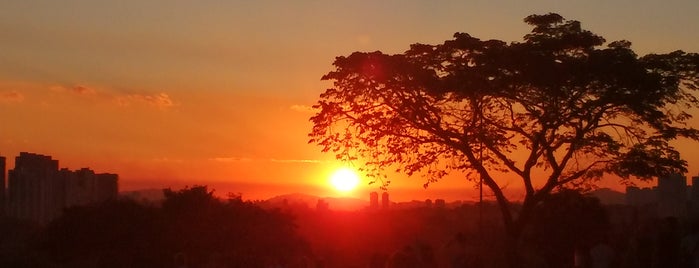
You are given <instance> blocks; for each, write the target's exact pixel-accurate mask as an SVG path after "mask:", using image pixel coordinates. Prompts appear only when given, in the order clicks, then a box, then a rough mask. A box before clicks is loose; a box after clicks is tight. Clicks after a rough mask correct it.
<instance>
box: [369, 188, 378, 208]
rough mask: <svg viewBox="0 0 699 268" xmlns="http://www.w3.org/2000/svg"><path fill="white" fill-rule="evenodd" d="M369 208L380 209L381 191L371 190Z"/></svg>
mask: <svg viewBox="0 0 699 268" xmlns="http://www.w3.org/2000/svg"><path fill="white" fill-rule="evenodd" d="M369 208H370V209H378V208H379V193H377V192H371V193H369Z"/></svg>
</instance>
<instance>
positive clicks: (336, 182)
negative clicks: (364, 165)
mask: <svg viewBox="0 0 699 268" xmlns="http://www.w3.org/2000/svg"><path fill="white" fill-rule="evenodd" d="M330 184H332V186H333V187H335V189H337V190H338V191H341V192H349V191H352V190H354V188H356V187H357V185H359V175H357V172H355V171H354V170H352V169H350V168H346V167H344V168H340V169H338V170H337V171H335V173H333V174H332V176H330Z"/></svg>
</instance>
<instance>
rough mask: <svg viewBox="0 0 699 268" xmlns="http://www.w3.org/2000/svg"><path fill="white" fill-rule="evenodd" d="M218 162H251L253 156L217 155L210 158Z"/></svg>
mask: <svg viewBox="0 0 699 268" xmlns="http://www.w3.org/2000/svg"><path fill="white" fill-rule="evenodd" d="M209 160H211V161H216V162H251V161H252V159H251V158H247V157H216V158H211V159H209Z"/></svg>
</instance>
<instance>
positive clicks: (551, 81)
mask: <svg viewBox="0 0 699 268" xmlns="http://www.w3.org/2000/svg"><path fill="white" fill-rule="evenodd" d="M524 22H525V23H527V24H529V25H531V26H532V27H533V29H532V31H531V32H530V33H528V34H526V35H525V36H524V38H523V41H519V42H510V43H507V42H504V41H501V40H481V39H478V38H476V37H473V36H471V35H469V34H466V33H456V34H454V37H453V39H451V40H446V41H445V42H444V43H442V44H437V45H428V44H413V45H411V46H410V49H409V50H407V51H405V52H404V53H401V54H395V55H388V54H384V53H382V52H379V51H377V52H355V53H352V54H351V55H349V56H341V57H337V58H336V59H335V62H334V70H332V71H330V72H329V73H327V74H326V75H325V76H323V77H322V79H323V80H328V81H332V82H333V86H332V87H331V88H329V89H327V90H326V91H325V92H324V93H322V94H321V95H320V98H319V100H318V102H317V104H316V105H315V106H314V107H315V108H316V109H317V113H316V114H315V115H314V116H313V117H312V118H311V122H312V123H313V128H312V130H311V132H310V134H309V136H310V141H309V142H310V143H315V144H318V145H320V146H321V147H322V151H324V152H334V153H336V154H337V156H338V158H344V159H350V160H355V159H356V160H359V161H362V162H363V163H364V164H365V165H364V167H365V170H366V171H367V172H368V174H369V175H374V176H376V177H374V178H376V179H377V181H380V182H383V183H386V181H385V180H384V178H385V177H381V176H377V175H379V174H386V173H385V172H384V171H385V170H386V169H387V168H390V169H395V170H396V171H397V172H401V173H405V174H408V175H413V174H422V175H424V176H425V178H426V184H425V186H427V185H428V184H429V183H433V182H436V181H437V180H439V179H440V178H442V177H443V176H445V175H447V174H449V173H454V172H456V173H459V174H462V173H463V174H465V177H466V178H467V179H469V180H472V181H475V180H478V179H479V178H482V180H483V183H484V185H485V186H486V187H488V188H489V189H490V190H492V192H493V194H494V195H495V197H496V199H497V201H498V203H499V205H500V206H501V210H502V213H503V219H504V221H505V225H506V226H507V228H508V231H509V232H510V233H512V234H513V235H515V236H516V235H517V234H518V233H519V232H520V231H521V224H518V223H519V222H526V221H527V219H526V218H527V217H529V216H528V215H530V214H531V213H529V212H528V211H530V210H531V209H532V208H533V207H534V206H535V205H536V204H537V203H539V202H541V200H543V199H544V198H545V197H546V196H548V195H549V194H550V193H551V192H552V191H553V190H554V189H556V188H557V187H561V186H573V187H577V186H584V185H588V184H590V183H594V182H596V181H597V180H598V179H600V178H602V176H603V175H604V174H613V175H617V176H618V177H619V178H621V179H622V180H625V181H628V180H630V179H632V178H640V179H648V178H651V177H654V176H663V175H667V174H671V173H680V172H685V171H686V166H687V163H686V161H684V160H682V158H681V157H680V155H679V152H678V151H677V150H676V149H675V148H674V147H673V146H672V144H670V142H671V141H672V140H675V139H678V138H689V139H693V140H697V139H698V138H699V132H698V131H697V129H695V128H693V127H691V126H689V125H687V122H688V120H689V119H690V118H691V115H690V113H688V111H689V110H691V109H692V108H696V107H697V106H698V105H699V101H698V100H697V98H696V97H695V95H694V93H695V91H696V90H697V89H698V88H699V87H698V86H699V84H698V82H699V77H698V76H697V69H698V68H697V66H698V64H699V55H698V54H696V53H686V52H683V51H675V52H672V53H667V54H648V55H644V56H639V55H637V54H636V53H635V52H634V50H633V49H632V48H631V43H630V42H629V41H625V40H622V41H614V42H609V43H607V42H606V40H605V39H604V38H603V37H601V36H599V35H597V34H595V33H592V32H591V31H588V30H585V29H583V28H582V27H581V23H580V22H578V21H575V20H566V19H564V18H563V17H562V16H560V15H558V14H554V13H549V14H545V15H531V16H528V17H526V18H525V19H524ZM605 44H606V46H605ZM504 172H506V173H508V174H505V175H504V176H508V177H511V178H513V177H516V178H519V179H520V180H521V182H522V184H523V186H524V200H523V206H522V211H520V212H519V213H518V215H519V217H517V218H515V217H514V216H513V215H514V214H513V212H512V211H511V206H510V205H509V204H510V200H509V199H508V197H507V196H506V195H505V194H504V193H503V191H502V186H503V185H502V183H503V181H502V180H499V179H500V178H499V177H498V176H502V175H501V174H502V173H504ZM474 175H475V176H474ZM478 175H479V176H478ZM382 176H385V175H382Z"/></svg>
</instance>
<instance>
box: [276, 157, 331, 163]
mask: <svg viewBox="0 0 699 268" xmlns="http://www.w3.org/2000/svg"><path fill="white" fill-rule="evenodd" d="M269 161H270V162H274V163H304V164H318V163H321V161H320V160H315V159H274V158H272V159H270V160H269Z"/></svg>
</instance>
